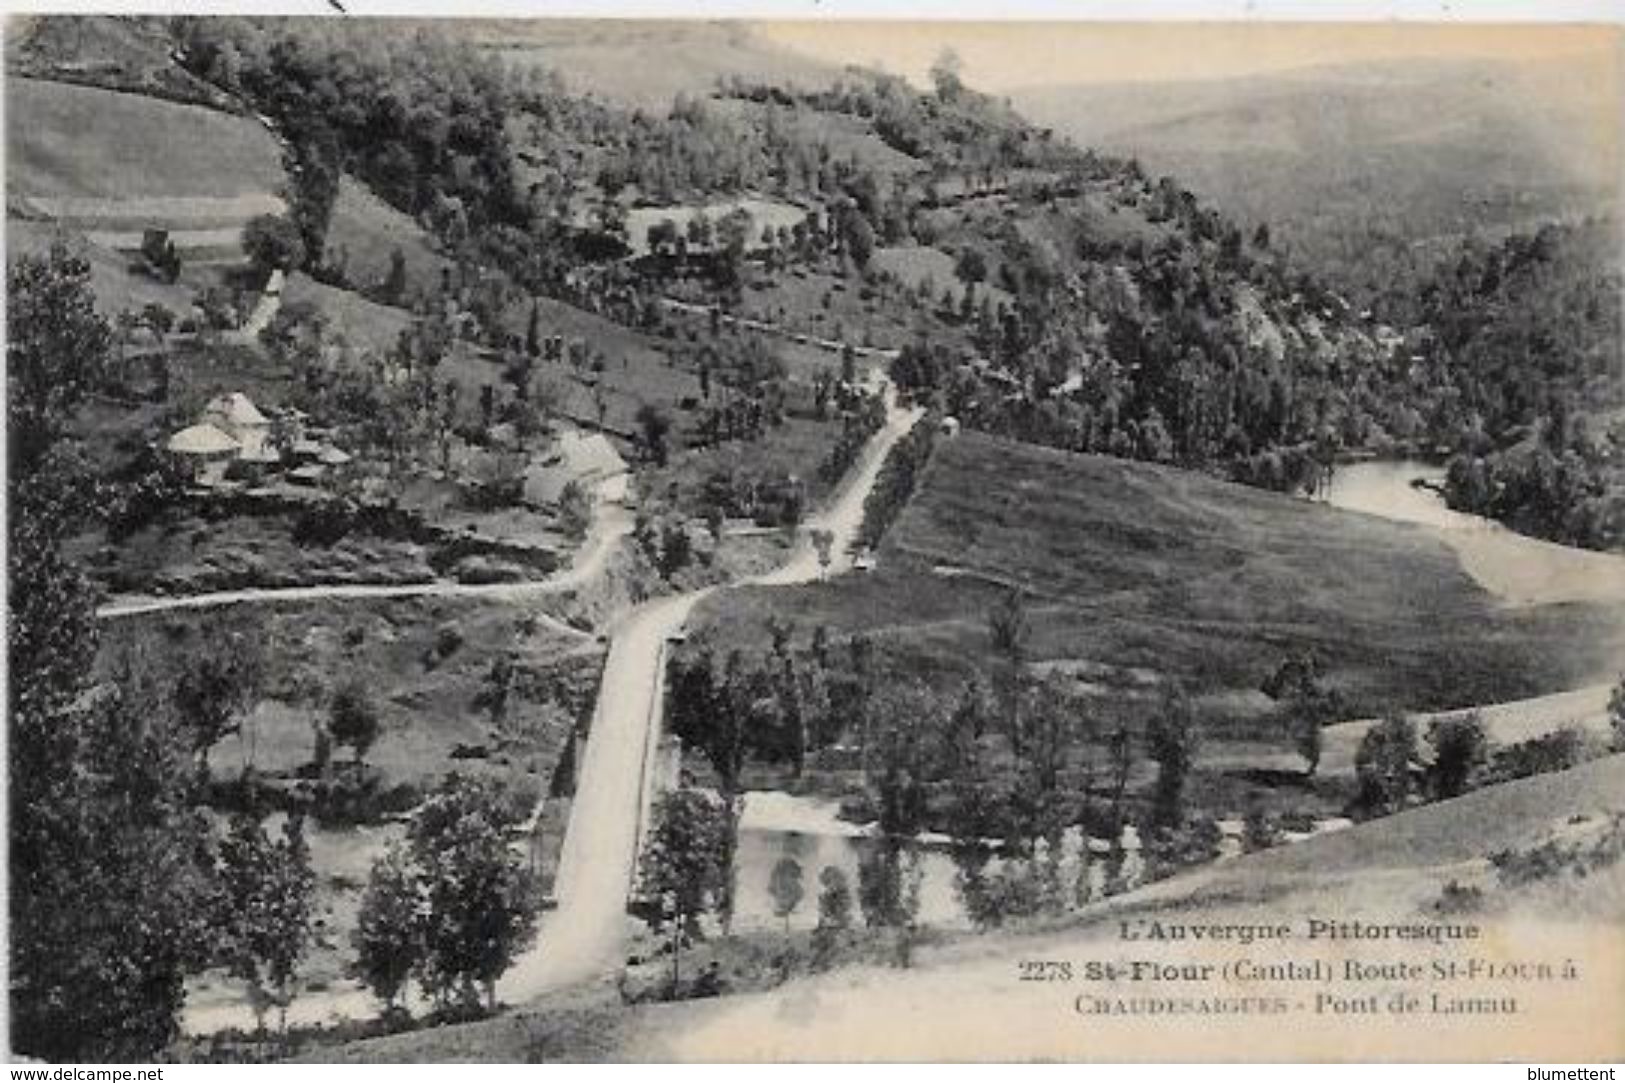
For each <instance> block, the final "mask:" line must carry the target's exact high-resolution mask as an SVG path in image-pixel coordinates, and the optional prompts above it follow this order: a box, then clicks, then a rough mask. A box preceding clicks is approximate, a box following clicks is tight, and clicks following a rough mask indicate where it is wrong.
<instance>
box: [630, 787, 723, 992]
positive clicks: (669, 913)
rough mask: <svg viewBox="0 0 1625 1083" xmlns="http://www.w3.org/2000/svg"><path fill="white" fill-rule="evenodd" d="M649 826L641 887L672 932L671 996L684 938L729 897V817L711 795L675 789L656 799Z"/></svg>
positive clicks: (675, 983)
mask: <svg viewBox="0 0 1625 1083" xmlns="http://www.w3.org/2000/svg"><path fill="white" fill-rule="evenodd" d="M653 820H654V826H653V827H652V828H651V829H650V832H649V837H648V840H647V841H646V842H645V843H644V848H643V854H642V856H641V858H640V860H639V862H638V871H639V883H640V885H641V889H642V891H643V894H644V895H645V896H647V897H648V898H650V899H653V900H655V901H656V902H658V903H659V906H660V915H661V918H660V921H661V923H663V924H666V925H669V926H670V930H671V935H672V985H673V988H674V990H675V987H676V985H677V982H678V980H679V979H680V977H681V971H680V965H681V964H680V959H681V955H682V943H683V940H684V938H685V937H686V936H688V935H689V934H690V933H692V931H693V929H694V927H695V924H696V922H697V920H698V918H699V916H700V915H701V914H703V913H704V912H705V911H706V910H707V909H708V908H709V907H711V906H714V905H716V904H718V903H719V902H721V901H722V900H723V899H724V898H725V897H726V895H727V894H728V876H729V869H730V868H731V864H732V853H733V843H732V839H731V833H732V820H733V813H732V810H731V809H730V808H729V807H728V805H727V804H726V803H725V802H723V801H719V800H717V798H716V797H715V796H714V795H712V794H710V793H707V792H705V791H703V790H690V789H679V790H674V791H672V792H670V793H667V794H666V795H665V796H663V797H661V798H660V800H659V801H658V802H657V803H656V805H655V809H654V817H653Z"/></svg>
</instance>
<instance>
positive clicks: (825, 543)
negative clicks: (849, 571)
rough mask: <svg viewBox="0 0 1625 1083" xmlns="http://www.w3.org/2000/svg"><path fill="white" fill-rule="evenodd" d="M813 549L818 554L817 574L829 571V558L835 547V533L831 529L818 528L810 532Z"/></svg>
mask: <svg viewBox="0 0 1625 1083" xmlns="http://www.w3.org/2000/svg"><path fill="white" fill-rule="evenodd" d="M812 543H813V549H814V550H815V551H816V552H817V554H818V570H819V574H821V575H822V574H824V573H826V572H828V571H829V564H830V558H831V557H832V556H833V551H834V548H835V534H834V532H833V531H829V530H823V529H818V530H814V531H813V532H812Z"/></svg>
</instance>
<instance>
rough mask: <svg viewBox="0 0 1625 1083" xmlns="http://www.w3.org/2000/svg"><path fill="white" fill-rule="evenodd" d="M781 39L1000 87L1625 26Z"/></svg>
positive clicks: (917, 30) (1589, 37)
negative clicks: (942, 58)
mask: <svg viewBox="0 0 1625 1083" xmlns="http://www.w3.org/2000/svg"><path fill="white" fill-rule="evenodd" d="M758 29H759V31H760V32H761V33H762V34H763V35H764V36H765V37H767V38H769V39H770V40H773V41H775V42H778V43H779V44H781V45H784V46H786V47H788V48H791V49H794V50H796V51H798V52H802V53H806V54H809V55H811V56H814V57H818V58H820V59H823V60H827V61H831V62H833V63H837V64H851V63H861V64H877V65H878V66H880V67H883V68H885V69H886V70H888V71H892V72H896V73H898V74H901V75H904V76H907V77H909V78H910V79H913V80H916V81H921V82H923V81H924V80H925V78H926V73H927V72H928V71H929V70H930V67H931V65H932V63H933V62H934V61H935V59H936V58H937V56H938V55H939V54H941V52H942V51H943V49H944V48H952V49H953V50H954V52H956V53H957V54H959V57H960V59H961V60H962V62H963V77H964V79H965V81H966V82H967V83H969V84H970V85H972V86H975V87H977V88H979V89H982V90H986V91H993V92H1000V91H1008V90H1012V89H1015V88H1018V87H1027V86H1044V85H1048V84H1055V83H1093V82H1102V83H1121V82H1136V81H1148V82H1149V81H1156V82H1163V81H1167V80H1171V79H1216V78H1228V77H1234V76H1243V75H1252V74H1258V73H1262V72H1271V71H1282V70H1286V69H1291V68H1301V67H1309V66H1319V65H1327V64H1355V63H1364V62H1368V61H1379V60H1387V59H1414V58H1421V57H1435V58H1450V59H1468V58H1478V57H1482V58H1489V59H1515V58H1530V59H1534V58H1541V57H1554V56H1564V55H1571V54H1576V53H1587V52H1590V53H1596V52H1606V51H1613V52H1614V53H1616V54H1617V53H1618V52H1619V51H1620V50H1621V47H1622V45H1625V31H1622V30H1621V28H1620V27H1619V26H1617V25H1616V26H1599V25H1591V26H1585V25H1572V24H1570V25H1563V24H1555V25H1554V24H1545V25H1529V24H1500V25H1493V24H1477V25H1462V24H1443V23H1423V24H1418V23H1397V22H1383V23H1360V24H1351V23H1250V24H1249V23H1166V22H1164V23H1149V22H1141V23H1011V22H1004V23H985V22H966V23H941V22H935V23H923V22H896V23H876V22H773V23H761V24H758Z"/></svg>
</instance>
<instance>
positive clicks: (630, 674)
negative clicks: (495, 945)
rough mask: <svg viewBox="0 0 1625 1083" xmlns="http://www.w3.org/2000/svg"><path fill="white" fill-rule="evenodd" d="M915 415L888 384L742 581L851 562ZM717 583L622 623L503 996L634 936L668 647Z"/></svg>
mask: <svg viewBox="0 0 1625 1083" xmlns="http://www.w3.org/2000/svg"><path fill="white" fill-rule="evenodd" d="M921 415H922V411H920V410H918V409H907V410H905V409H902V408H900V407H898V406H897V405H896V403H895V401H894V400H893V399H892V397H891V395H890V392H889V390H888V392H887V414H886V424H885V426H884V427H883V428H881V429H880V431H879V432H878V433H876V434H875V436H874V437H873V438H872V439H871V440H870V441H869V444H868V446H867V447H866V448H865V449H864V453H863V455H862V457H861V458H860V459H859V461H858V463H857V464H856V466H855V467H854V469H853V470H852V471H851V472H850V474H849V475H848V477H847V479H846V481H845V482H844V483H843V485H842V487H841V489H840V491H839V492H838V493H837V494H836V496H835V499H834V500H833V501H832V502H831V503H830V504H829V506H828V507H827V508H826V509H825V510H824V511H823V512H822V513H820V514H818V515H815V516H814V517H812V518H811V519H810V520H809V521H808V522H806V523H805V524H803V529H802V530H801V532H800V534H799V535H798V541H797V544H796V547H795V549H794V550H793V552H792V553H791V556H790V559H789V560H788V561H786V562H785V564H783V565H782V566H781V567H779V568H778V569H776V570H774V571H772V572H769V573H767V574H766V575H761V576H757V577H755V578H752V579H748V580H745V581H743V582H742V583H740V584H738V585H741V586H745V585H753V586H788V585H792V584H796V583H806V582H810V581H812V580H815V579H818V578H819V577H820V576H821V575H830V574H840V573H841V572H844V571H846V570H848V569H850V568H851V566H852V560H853V556H852V552H851V549H852V543H853V540H854V539H855V538H856V537H857V533H858V529H859V527H861V526H862V524H863V503H864V500H865V499H866V498H867V497H868V495H869V493H870V491H871V490H872V489H873V488H874V484H875V479H876V478H877V477H879V475H880V468H881V466H882V465H883V464H884V463H885V461H886V456H887V454H888V453H889V452H890V451H891V448H892V446H893V445H894V444H896V442H897V441H898V440H899V439H901V438H902V436H903V435H904V434H906V433H907V432H908V431H909V430H910V429H912V428H913V427H914V425H915V424H916V423H917V422H918V421H919V419H920V417H921ZM817 530H827V531H829V532H830V534H831V535H833V537H834V543H833V544H832V546H831V554H830V556H831V559H830V564H829V567H828V568H827V569H826V568H821V567H820V565H819V561H818V553H817V549H816V547H815V546H814V545H813V543H812V534H813V532H814V531H817ZM717 589H720V588H714V587H713V588H707V589H705V590H699V591H691V592H689V593H687V594H680V595H676V596H674V597H665V598H659V599H656V600H654V601H651V602H648V603H646V604H644V605H642V606H639V607H638V608H636V609H634V610H632V611H631V612H630V613H628V614H627V615H626V616H625V617H624V618H623V619H622V620H621V622H620V623H619V624H618V625H617V627H616V629H615V631H614V635H613V639H612V641H611V645H610V650H609V658H608V659H607V660H606V661H605V663H604V673H603V678H602V680H601V682H600V685H599V691H598V706H597V709H596V710H595V712H594V714H593V722H592V730H591V736H590V737H589V738H588V740H587V748H586V751H585V753H584V754H583V756H582V760H581V774H580V776H579V779H578V782H577V786H576V796H575V799H574V801H573V802H572V804H571V808H570V824H569V827H568V828H567V829H566V831H565V837H564V850H563V854H562V855H561V857H560V862H559V873H558V879H557V882H556V885H555V894H556V896H557V897H558V901H559V905H558V908H557V909H556V910H554V911H553V912H552V913H550V914H549V915H548V916H547V917H546V918H545V919H544V921H543V922H542V927H541V932H540V935H539V936H538V937H537V939H536V943H535V945H534V946H533V947H532V948H531V950H530V951H528V952H527V953H525V954H524V955H523V956H521V957H520V958H519V959H518V960H516V962H515V964H514V966H513V967H512V968H511V969H510V970H509V971H508V973H507V974H506V975H505V976H504V977H503V979H502V981H501V983H500V984H499V986H498V991H499V992H500V994H501V996H502V998H503V999H504V1000H506V1001H508V1002H510V1003H518V1002H521V1001H525V1000H529V999H531V998H533V997H535V996H538V995H540V994H542V993H545V992H548V991H549V990H552V989H557V988H561V987H563V986H566V985H570V984H573V983H575V982H579V981H583V980H586V979H589V978H594V977H598V976H600V975H603V974H606V973H609V972H611V971H613V970H615V969H617V968H619V967H620V966H621V965H622V963H623V962H624V960H625V957H626V946H627V940H628V936H629V933H630V929H629V924H628V921H629V919H628V918H627V915H626V903H627V898H628V895H629V893H630V891H631V887H632V875H633V868H634V866H635V864H636V860H637V849H638V842H639V836H640V826H641V823H642V821H643V819H644V817H645V815H646V814H647V811H648V803H649V798H650V794H649V789H648V785H647V781H646V771H645V770H644V765H645V760H646V758H647V757H648V756H649V755H650V754H652V750H653V748H654V746H655V744H656V743H657V742H658V741H659V738H660V710H661V702H660V700H661V692H662V690H663V679H662V677H663V673H664V669H665V666H664V659H665V650H664V648H665V644H666V641H667V640H668V639H669V638H670V637H671V636H672V635H674V634H675V633H676V632H678V631H679V630H680V629H681V628H682V627H683V624H684V622H685V621H687V620H688V617H689V614H690V613H692V612H693V610H694V607H695V606H696V605H698V604H699V603H700V602H701V601H702V600H703V599H704V598H706V597H707V596H709V595H710V594H712V593H713V592H714V591H715V590H717Z"/></svg>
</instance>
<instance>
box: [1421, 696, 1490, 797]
mask: <svg viewBox="0 0 1625 1083" xmlns="http://www.w3.org/2000/svg"><path fill="white" fill-rule="evenodd" d="M1427 740H1428V744H1430V745H1432V746H1433V768H1432V776H1433V789H1434V793H1436V794H1437V795H1438V796H1439V797H1441V798H1444V797H1458V796H1460V795H1461V794H1462V793H1464V792H1465V791H1466V790H1467V788H1468V786H1469V785H1470V784H1471V782H1472V777H1473V774H1474V772H1476V771H1477V770H1478V769H1479V768H1480V767H1482V766H1483V765H1484V762H1485V761H1486V760H1487V759H1488V758H1489V736H1488V734H1487V733H1486V732H1485V730H1484V720H1483V718H1482V717H1480V716H1479V714H1478V712H1476V711H1472V712H1469V713H1467V714H1464V715H1452V716H1450V717H1448V718H1441V719H1439V720H1438V721H1436V722H1434V723H1433V724H1432V725H1431V726H1429V727H1428V732H1427Z"/></svg>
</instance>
